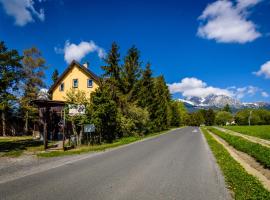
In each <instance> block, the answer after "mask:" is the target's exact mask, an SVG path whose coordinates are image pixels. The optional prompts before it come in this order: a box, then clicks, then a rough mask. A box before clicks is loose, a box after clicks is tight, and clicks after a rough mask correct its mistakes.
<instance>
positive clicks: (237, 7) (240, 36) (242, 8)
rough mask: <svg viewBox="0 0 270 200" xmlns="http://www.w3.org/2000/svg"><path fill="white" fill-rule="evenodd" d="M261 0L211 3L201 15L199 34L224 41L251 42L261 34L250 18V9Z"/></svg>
mask: <svg viewBox="0 0 270 200" xmlns="http://www.w3.org/2000/svg"><path fill="white" fill-rule="evenodd" d="M260 1H261V0H238V1H236V3H233V1H229V0H218V1H216V2H214V3H211V4H209V5H208V6H207V7H206V8H205V10H204V11H203V13H202V15H201V16H200V17H199V21H200V26H199V28H198V32H197V35H198V36H200V37H202V38H205V39H214V40H216V41H217V42H222V43H246V42H251V41H253V40H255V39H257V38H258V37H260V36H261V34H260V33H259V32H258V31H257V30H256V25H255V24H254V23H253V22H252V21H250V20H248V9H249V8H251V7H253V6H255V5H256V4H258V3H259V2H260Z"/></svg>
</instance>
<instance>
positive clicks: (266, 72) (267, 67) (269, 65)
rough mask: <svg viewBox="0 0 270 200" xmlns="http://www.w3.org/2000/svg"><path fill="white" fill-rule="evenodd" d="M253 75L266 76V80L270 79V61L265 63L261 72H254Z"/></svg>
mask: <svg viewBox="0 0 270 200" xmlns="http://www.w3.org/2000/svg"><path fill="white" fill-rule="evenodd" d="M253 74H255V75H257V76H265V78H270V61H267V62H266V63H264V64H263V65H262V66H261V68H260V70H259V71H257V72H253Z"/></svg>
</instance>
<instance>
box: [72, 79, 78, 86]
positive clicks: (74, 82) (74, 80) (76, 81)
mask: <svg viewBox="0 0 270 200" xmlns="http://www.w3.org/2000/svg"><path fill="white" fill-rule="evenodd" d="M72 85H73V87H74V88H78V85H79V81H78V79H77V78H76V79H73V84H72Z"/></svg>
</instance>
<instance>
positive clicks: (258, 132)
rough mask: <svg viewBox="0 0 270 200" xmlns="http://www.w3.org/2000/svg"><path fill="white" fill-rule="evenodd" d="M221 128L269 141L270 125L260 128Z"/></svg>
mask: <svg viewBox="0 0 270 200" xmlns="http://www.w3.org/2000/svg"><path fill="white" fill-rule="evenodd" d="M223 128H226V129H229V130H232V131H236V132H238V133H242V134H245V135H250V136H254V137H258V138H261V139H266V140H270V125H261V126H224V127H223Z"/></svg>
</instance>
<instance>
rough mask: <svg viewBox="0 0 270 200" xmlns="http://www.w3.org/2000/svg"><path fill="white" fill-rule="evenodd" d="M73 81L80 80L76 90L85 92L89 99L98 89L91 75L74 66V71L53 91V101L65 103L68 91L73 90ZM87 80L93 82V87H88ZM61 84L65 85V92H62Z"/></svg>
mask: <svg viewBox="0 0 270 200" xmlns="http://www.w3.org/2000/svg"><path fill="white" fill-rule="evenodd" d="M73 79H78V81H79V84H78V88H74V89H75V90H82V91H84V92H85V93H86V94H87V96H88V97H90V94H91V92H93V91H95V90H96V89H97V88H98V83H97V82H96V81H95V80H94V79H92V78H91V77H89V75H87V74H86V73H85V72H84V71H82V70H81V69H80V68H78V67H77V66H76V65H74V67H72V69H71V70H70V71H69V72H68V73H67V74H66V75H65V77H64V78H63V80H62V82H60V83H59V84H58V85H57V86H56V87H55V88H54V90H53V91H52V100H57V101H65V100H66V99H65V97H66V93H67V91H69V90H71V89H72V88H73V85H72V80H73ZM87 79H92V80H93V87H91V88H88V87H87ZM61 83H64V91H60V88H59V87H60V84H61Z"/></svg>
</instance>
